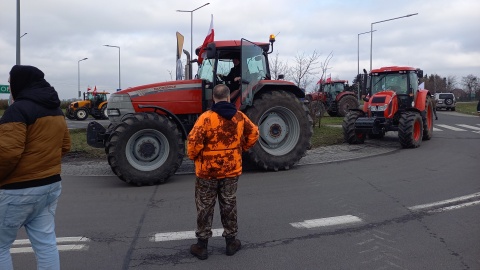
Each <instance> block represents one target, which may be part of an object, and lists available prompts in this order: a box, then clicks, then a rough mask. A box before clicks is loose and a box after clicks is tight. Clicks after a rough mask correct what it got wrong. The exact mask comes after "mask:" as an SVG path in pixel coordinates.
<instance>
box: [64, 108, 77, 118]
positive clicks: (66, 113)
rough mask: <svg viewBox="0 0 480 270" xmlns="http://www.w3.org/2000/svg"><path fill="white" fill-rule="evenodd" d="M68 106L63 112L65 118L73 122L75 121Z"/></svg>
mask: <svg viewBox="0 0 480 270" xmlns="http://www.w3.org/2000/svg"><path fill="white" fill-rule="evenodd" d="M69 107H70V105H69V106H68V107H67V109H66V110H65V116H66V117H67V118H68V119H70V120H73V119H75V116H74V115H73V113H72V111H70V109H69Z"/></svg>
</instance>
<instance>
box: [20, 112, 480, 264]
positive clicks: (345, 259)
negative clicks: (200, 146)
mask: <svg viewBox="0 0 480 270" xmlns="http://www.w3.org/2000/svg"><path fill="white" fill-rule="evenodd" d="M385 140H387V141H392V142H394V141H395V140H396V137H395V134H391V135H388V136H387V137H386V138H385ZM397 150H398V151H393V152H389V153H387V154H382V155H378V156H371V157H365V158H361V159H355V160H349V161H341V162H333V163H323V164H312V165H304V166H297V167H294V168H293V169H291V170H289V171H280V172H254V171H252V172H246V173H245V174H244V175H243V176H242V177H241V178H240V183H239V190H238V209H239V210H238V211H239V235H238V237H239V239H240V240H241V241H242V243H243V248H242V250H240V251H239V252H238V253H237V254H236V255H235V256H233V257H227V256H226V255H225V243H224V240H223V238H222V237H218V236H217V237H213V238H212V239H211V240H210V243H209V254H210V257H209V259H208V260H206V261H199V260H197V259H196V258H194V257H192V255H190V254H189V251H188V249H189V247H190V245H191V244H192V243H194V242H195V240H194V239H193V238H194V236H193V230H194V229H195V204H194V199H193V196H194V176H193V175H192V174H177V175H175V176H173V177H172V178H171V181H170V182H168V183H166V184H163V185H158V186H149V187H132V186H128V185H126V184H124V183H123V182H121V181H119V180H118V179H117V178H116V177H115V176H70V175H64V176H63V194H62V197H61V199H60V203H59V206H58V210H57V237H58V239H59V244H58V245H59V248H60V249H61V250H62V251H61V253H60V256H61V263H62V269H369V270H370V269H432V270H437V269H480V241H479V240H480V227H479V226H478V221H479V220H480V182H479V179H480V178H479V169H478V166H479V164H480V162H479V161H480V117H466V116H458V115H457V114H456V113H453V112H439V120H438V121H435V130H434V137H433V139H432V140H430V141H425V142H423V143H422V145H421V147H419V148H417V149H397ZM219 219H220V218H219V215H218V208H217V209H216V213H215V217H214V226H213V228H214V229H218V230H215V233H216V234H218V233H220V234H221V223H220V221H219ZM25 238H26V236H25V233H24V232H23V231H22V232H21V233H19V235H18V239H19V240H21V239H25ZM22 247H23V248H24V249H20V248H22ZM25 247H26V248H25ZM15 248H16V249H12V252H14V254H13V259H14V265H15V267H16V269H34V268H35V263H34V255H33V254H32V253H31V252H29V251H28V244H27V245H25V244H24V245H16V246H15Z"/></svg>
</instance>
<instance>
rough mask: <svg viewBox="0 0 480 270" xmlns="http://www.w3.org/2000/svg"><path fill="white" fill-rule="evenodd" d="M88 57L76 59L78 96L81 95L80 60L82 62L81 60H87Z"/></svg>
mask: <svg viewBox="0 0 480 270" xmlns="http://www.w3.org/2000/svg"><path fill="white" fill-rule="evenodd" d="M87 59H88V58H86V57H85V58H83V59H80V60H78V98H80V97H81V96H82V95H81V92H80V62H82V61H83V60H87Z"/></svg>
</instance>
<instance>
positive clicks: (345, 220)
mask: <svg viewBox="0 0 480 270" xmlns="http://www.w3.org/2000/svg"><path fill="white" fill-rule="evenodd" d="M359 222H362V219H361V218H359V217H356V216H352V215H346V216H337V217H328V218H320V219H311V220H304V221H303V222H294V223H290V225H292V226H293V227H295V228H298V229H303V228H306V229H310V228H318V227H327V226H335V225H343V224H352V223H359Z"/></svg>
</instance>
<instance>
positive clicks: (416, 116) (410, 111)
mask: <svg viewBox="0 0 480 270" xmlns="http://www.w3.org/2000/svg"><path fill="white" fill-rule="evenodd" d="M421 77H423V71H422V70H420V69H415V68H412V67H398V66H392V67H382V68H379V69H374V70H372V71H371V72H370V74H369V76H367V72H366V71H365V70H364V74H363V75H362V74H360V75H359V77H358V78H359V81H362V82H363V83H362V87H361V89H362V93H364V94H365V93H366V94H367V96H366V97H365V98H364V101H365V103H364V104H363V110H360V109H356V110H350V112H349V113H348V114H347V115H346V116H345V118H344V119H343V124H342V126H343V134H344V138H345V141H346V142H348V143H349V144H359V143H364V141H365V138H366V137H367V135H368V136H369V137H370V138H382V137H383V136H384V135H385V133H386V132H388V131H397V132H398V139H399V141H400V144H401V146H402V147H403V148H416V147H419V146H420V143H421V142H422V140H430V139H431V138H432V135H433V106H434V103H433V102H434V101H433V99H432V97H431V95H430V92H429V91H428V90H426V89H418V79H419V78H421ZM367 83H368V87H367Z"/></svg>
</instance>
